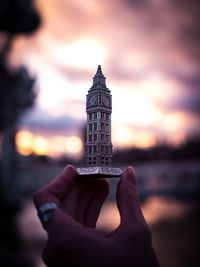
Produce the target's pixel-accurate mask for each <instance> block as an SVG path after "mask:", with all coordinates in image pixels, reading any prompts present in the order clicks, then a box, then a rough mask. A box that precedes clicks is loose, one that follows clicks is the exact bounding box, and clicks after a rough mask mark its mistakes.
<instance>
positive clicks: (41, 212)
mask: <svg viewBox="0 0 200 267" xmlns="http://www.w3.org/2000/svg"><path fill="white" fill-rule="evenodd" d="M54 209H60V208H59V207H58V205H57V204H56V203H46V204H44V205H42V206H40V207H39V209H38V217H39V218H40V221H41V223H42V225H43V226H44V224H45V223H47V222H48V221H50V220H51V219H52V217H53V213H52V210H54Z"/></svg>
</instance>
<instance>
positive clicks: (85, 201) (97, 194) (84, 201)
mask: <svg viewBox="0 0 200 267" xmlns="http://www.w3.org/2000/svg"><path fill="white" fill-rule="evenodd" d="M89 190H90V188H89V187H88V190H87V192H86V193H85V194H84V196H83V198H81V200H80V202H79V203H80V205H79V218H78V219H79V220H80V221H81V222H82V223H83V225H84V226H86V227H93V228H94V227H95V226H96V222H97V219H98V217H99V214H100V210H101V207H102V205H103V203H104V201H105V199H106V197H107V196H108V194H109V183H108V182H107V180H105V179H97V180H96V186H93V190H90V191H89Z"/></svg>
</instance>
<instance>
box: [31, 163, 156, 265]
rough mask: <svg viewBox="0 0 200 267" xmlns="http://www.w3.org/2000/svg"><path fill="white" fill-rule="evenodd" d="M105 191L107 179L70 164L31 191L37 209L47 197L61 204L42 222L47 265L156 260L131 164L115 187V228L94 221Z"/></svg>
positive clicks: (103, 263) (107, 263)
mask: <svg viewBox="0 0 200 267" xmlns="http://www.w3.org/2000/svg"><path fill="white" fill-rule="evenodd" d="M108 193H109V184H108V182H107V181H106V180H105V179H93V178H90V179H83V178H78V177H77V175H76V172H75V170H74V168H73V167H72V166H67V167H66V168H65V169H64V170H63V172H62V173H61V174H60V176H59V177H58V178H57V179H55V180H54V181H53V182H51V183H50V184H48V185H47V186H45V187H43V188H41V189H40V190H39V191H38V192H36V193H35V195H34V202H35V206H36V208H37V209H38V208H39V207H40V206H41V205H43V204H45V203H56V204H57V205H58V206H59V207H60V209H57V210H53V211H52V212H53V218H52V220H50V221H49V222H47V223H46V224H45V229H46V231H47V233H48V242H47V244H46V247H45V249H44V252H43V259H44V262H45V263H46V264H47V266H54V267H55V266H56V267H57V266H77V265H78V266H79V265H80V266H97V267H98V266H99V267H100V266H133V267H134V266H135V267H139V266H140V267H147V266H148V267H157V266H159V264H158V262H157V259H156V256H155V253H154V251H153V247H152V243H151V234H150V231H149V229H148V226H147V224H146V222H145V219H144V217H143V214H142V211H141V208H140V204H139V198H138V195H137V192H136V179H135V174H134V170H133V168H131V167H128V168H126V170H125V171H124V173H123V175H122V177H121V179H120V182H119V184H118V188H117V206H118V209H119V212H120V216H121V223H120V225H119V227H118V228H117V229H115V230H114V231H113V232H110V233H104V232H102V231H99V230H96V229H95V225H96V221H97V219H98V216H99V213H100V209H101V206H102V204H103V202H104V200H105V198H106V196H107V195H108Z"/></svg>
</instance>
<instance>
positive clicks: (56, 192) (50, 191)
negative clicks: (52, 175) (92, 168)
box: [33, 165, 76, 209]
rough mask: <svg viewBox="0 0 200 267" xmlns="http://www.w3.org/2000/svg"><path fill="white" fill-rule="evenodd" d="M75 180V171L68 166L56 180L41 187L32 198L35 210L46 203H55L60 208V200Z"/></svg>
mask: <svg viewBox="0 0 200 267" xmlns="http://www.w3.org/2000/svg"><path fill="white" fill-rule="evenodd" d="M75 179H76V171H75V169H74V167H73V166H71V165H68V166H67V167H65V168H64V170H63V171H62V172H61V174H60V175H59V176H58V178H56V179H55V180H53V181H52V182H50V183H49V184H47V185H46V186H44V187H42V188H41V189H39V190H38V191H37V192H36V193H35V194H34V197H33V198H34V204H35V206H36V208H37V209H38V208H39V207H40V206H41V205H43V204H46V203H56V204H57V205H58V206H61V201H62V199H63V198H64V197H65V196H66V195H67V194H68V192H69V190H70V189H71V187H72V185H73V183H74V181H75Z"/></svg>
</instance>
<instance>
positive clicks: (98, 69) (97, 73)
mask: <svg viewBox="0 0 200 267" xmlns="http://www.w3.org/2000/svg"><path fill="white" fill-rule="evenodd" d="M97 76H103V77H104V75H103V73H102V70H101V65H98V68H97V72H96V74H95V77H97Z"/></svg>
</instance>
